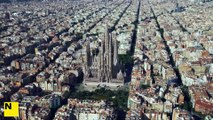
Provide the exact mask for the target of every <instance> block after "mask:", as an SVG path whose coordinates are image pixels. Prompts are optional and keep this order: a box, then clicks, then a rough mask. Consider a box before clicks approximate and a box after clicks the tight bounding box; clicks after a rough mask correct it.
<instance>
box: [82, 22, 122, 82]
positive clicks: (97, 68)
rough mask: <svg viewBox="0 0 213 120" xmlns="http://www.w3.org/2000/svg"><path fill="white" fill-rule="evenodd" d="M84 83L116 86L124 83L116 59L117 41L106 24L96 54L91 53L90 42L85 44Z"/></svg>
mask: <svg viewBox="0 0 213 120" xmlns="http://www.w3.org/2000/svg"><path fill="white" fill-rule="evenodd" d="M84 67H85V68H84V83H86V84H93V85H97V84H104V85H107V86H118V85H120V86H121V85H123V84H124V75H123V72H122V70H121V65H120V64H119V59H118V41H117V40H116V39H115V37H114V36H113V33H109V29H108V26H107V25H106V28H105V32H104V34H103V37H102V40H101V43H100V46H99V50H98V53H97V54H95V55H94V54H91V50H90V42H87V44H86V56H85V63H84Z"/></svg>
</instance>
